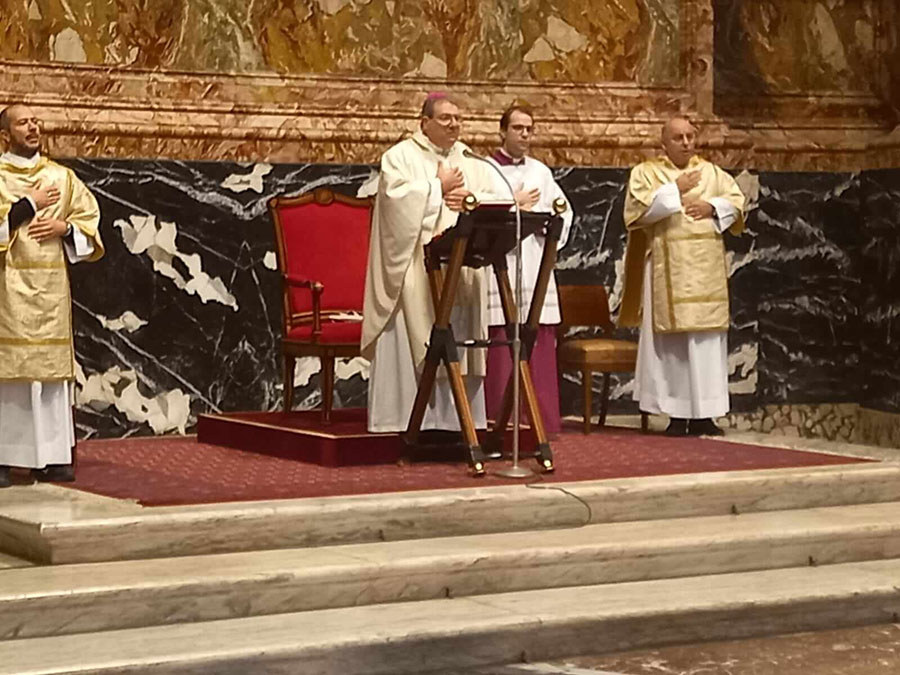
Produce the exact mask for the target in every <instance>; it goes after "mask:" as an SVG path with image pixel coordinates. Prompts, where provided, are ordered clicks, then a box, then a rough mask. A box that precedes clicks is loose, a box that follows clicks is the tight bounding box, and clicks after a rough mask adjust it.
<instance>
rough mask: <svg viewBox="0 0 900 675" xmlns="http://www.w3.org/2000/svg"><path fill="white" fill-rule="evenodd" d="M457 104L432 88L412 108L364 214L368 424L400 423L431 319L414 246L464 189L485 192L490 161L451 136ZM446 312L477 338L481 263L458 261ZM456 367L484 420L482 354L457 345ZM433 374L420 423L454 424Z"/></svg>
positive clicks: (445, 389) (448, 399)
mask: <svg viewBox="0 0 900 675" xmlns="http://www.w3.org/2000/svg"><path fill="white" fill-rule="evenodd" d="M459 127H460V124H459V109H458V108H457V106H456V105H455V104H454V103H453V102H452V101H450V99H448V98H446V97H444V96H442V95H438V96H434V95H432V96H431V97H429V99H428V100H427V101H426V103H425V106H424V107H423V112H422V129H421V130H420V131H418V132H416V133H415V134H414V135H413V136H412V137H410V138H408V139H406V140H405V141H401V142H400V143H398V144H397V145H395V146H393V147H392V148H390V149H389V150H388V151H387V152H385V153H384V156H383V157H382V158H381V174H380V176H379V183H378V194H377V196H376V198H375V207H374V211H373V214H372V232H371V238H370V246H369V261H368V269H367V272H366V292H365V299H364V302H363V327H362V345H361V346H362V354H363V356H365V357H366V358H368V359H370V360H371V361H372V366H371V371H370V376H369V410H368V428H369V431H372V432H398V431H405V430H406V427H407V424H408V422H409V416H410V413H411V412H412V406H413V402H414V400H415V397H416V391H417V382H418V378H419V375H420V374H421V372H422V366H423V364H424V360H425V352H426V344H427V342H428V339H429V337H430V335H431V327H432V324H433V323H434V307H433V306H432V302H431V294H430V290H429V285H428V277H427V275H426V272H425V257H424V246H425V244H427V243H428V242H429V241H430V240H431V239H432V237H434V236H435V235H437V234H440V233H441V232H443V231H444V230H446V229H447V228H449V227H452V226H453V225H455V224H456V220H457V218H458V216H459V211H460V210H461V209H462V200H463V199H464V198H465V196H466V195H468V194H470V193H471V194H474V195H475V196H476V197H478V198H483V197H494V196H495V190H496V184H495V182H494V179H493V176H492V174H491V171H492V169H491V167H489V166H487V164H485V163H484V162H481V161H479V160H477V159H472V158H470V157H466V156H465V155H464V154H463V152H464V151H465V150H467V148H466V146H465V145H464V144H462V143H460V142H459V141H458V140H457V139H458V136H459ZM462 272H463V273H462V278H461V280H460V284H459V289H458V291H457V295H456V305H455V307H454V310H453V314H452V316H451V323H452V325H453V330H454V333H455V335H456V337H457V338H458V339H463V338H478V339H483V338H486V337H487V321H486V305H485V295H486V284H485V280H484V270H473V269H466V268H464V269H463V271H462ZM460 367H461V368H460V369H461V371H462V372H463V374H464V375H466V388H467V393H468V397H469V401H470V403H471V407H472V415H473V417H474V419H475V424H476V426H477V427H480V428H484V427H485V426H486V425H487V419H486V415H485V409H484V374H485V358H484V353H483V352H482V350H478V349H462V350H460ZM438 374H439V377H438V380H437V383H436V386H435V390H434V393H433V394H432V399H431V401H430V405H429V406H428V408H427V410H426V413H425V418H424V420H423V423H422V428H423V429H444V430H458V429H459V421H458V419H457V415H456V408H455V406H454V404H453V397H452V394H451V392H450V387H449V384H448V382H447V380H446V379H445V378H444V377H442V376H441V375H442V371H438Z"/></svg>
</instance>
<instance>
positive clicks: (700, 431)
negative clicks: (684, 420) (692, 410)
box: [688, 417, 725, 436]
mask: <svg viewBox="0 0 900 675" xmlns="http://www.w3.org/2000/svg"><path fill="white" fill-rule="evenodd" d="M688 435H690V436H724V435H725V432H724V431H722V430H721V429H720V428H719V427H717V426H716V423H715V422H713V421H712V419H710V418H709V417H704V418H703V419H699V420H691V421H690V422H689V423H688Z"/></svg>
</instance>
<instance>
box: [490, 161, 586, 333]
mask: <svg viewBox="0 0 900 675" xmlns="http://www.w3.org/2000/svg"><path fill="white" fill-rule="evenodd" d="M501 152H502V151H501ZM492 161H493V160H492ZM494 163H495V165H496V166H498V167H499V169H500V171H502V172H503V175H504V176H505V177H506V180H508V181H509V184H510V186H511V187H512V189H513V192H518V191H520V190H533V189H535V188H536V189H538V190H540V198H539V199H538V202H537V203H536V204H535V205H534V207H532V209H531V210H532V211H534V212H535V213H553V202H554V201H556V200H557V199H563V200H564V201H565V202H566V207H567V208H566V210H565V211H564V212H563V214H562V219H563V227H562V232H561V233H560V235H559V241H558V242H557V245H556V249H557V250H559V249H561V248H562V247H563V246H565V245H566V241H567V240H568V238H569V231H570V230H571V229H572V219H573V217H574V214H573V213H572V205H571V204H570V203H569V200H568V198H567V197H566V195H565V193H564V192H563V191H562V188H560V187H559V185H558V184H557V183H556V181H555V180H554V179H553V172H551V171H550V168H549V167H548V166H547V165H546V164H544V163H543V162H541V161H539V160H536V159H534V158H533V157H525V158H524V162H522V163H521V164H504V165H500V164H499V163H497V162H494ZM498 180H499V178H498ZM498 190H499V191H501V192H503V193H504V197H507V196H509V195H508V192H509V188H508V187H506V185H505V184H502V187H499V188H498ZM543 255H544V237H542V236H541V237H539V236H536V235H533V236H531V237H528V238H526V239H523V240H522V308H521V311H520V314H521V317H520V318H521V320H522V321H525V319H527V318H528V311H529V309H530V308H531V296H532V294H533V293H534V286H535V283H536V282H537V276H538V271H539V270H540V266H541V258H542V257H543ZM506 264H507V268H508V274H509V283H510V286H511V287H512V289H513V299H515V292H516V254H515V249H513V251H511V252H510V253H509V254H508V255H507V256H506ZM559 321H560V316H559V297H558V294H557V291H556V277H555V275H550V284H549V285H548V286H547V295H546V296H545V297H544V306H543V307H542V309H541V317H540V321H539V323H540V324H541V325H544V326H547V325H556V324H558V323H559ZM488 322H489V323H490V325H491V326H502V325H504V324H505V323H506V320H505V319H504V317H503V307H502V305H501V304H500V291H499V290H498V288H497V280H496V279H495V278H494V272H493V269H491V270H490V275H489V280H488Z"/></svg>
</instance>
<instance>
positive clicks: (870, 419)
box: [856, 408, 900, 448]
mask: <svg viewBox="0 0 900 675" xmlns="http://www.w3.org/2000/svg"><path fill="white" fill-rule="evenodd" d="M856 441H857V443H868V444H870V445H880V446H882V447H888V448H900V413H893V412H883V411H881V410H871V409H869V408H860V409H859V418H858V422H857V427H856Z"/></svg>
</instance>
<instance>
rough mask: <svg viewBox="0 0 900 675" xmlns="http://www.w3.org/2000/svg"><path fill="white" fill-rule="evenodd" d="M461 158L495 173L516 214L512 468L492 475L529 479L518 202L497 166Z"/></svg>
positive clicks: (468, 152) (531, 473)
mask: <svg viewBox="0 0 900 675" xmlns="http://www.w3.org/2000/svg"><path fill="white" fill-rule="evenodd" d="M463 156H464V157H468V158H469V159H477V160H479V161H481V162H484V163H485V164H487V165H488V166H490V167H491V168H492V169H494V171H496V172H497V175H498V176H500V179H501V180H502V181H503V184H504V185H506V189H507V190H509V194H510V196H511V197H512V200H513V209H514V213H515V214H516V322H515V325H514V326H513V343H512V352H513V354H512V361H513V363H512V367H513V461H512V466H510V467H509V468H508V469H500V470H499V471H495V472H494V473H496V475H498V476H503V477H505V478H531V477H532V476H534V475H535V473H534V471H532V470H531V469H529V468H527V467H524V466H520V465H519V424H520V420H521V411H520V410H519V355H520V354H521V350H522V339H521V336H520V334H519V326H520V325H521V323H522V316H521V313H522V212H521V210H520V209H519V202H517V201H516V192H515V190H513V187H512V185H510V182H509V181H508V180H507V178H506V176H504V175H503V171H501V170H500V167H499V166H497V165H496V164H494V163H493V162H492V161H490V160H489V159H487V158H486V157H482V156H481V155H479V154H476V153H474V152H472V151H471V150H469V149H468V148H466V149H465V150H463ZM504 255H505V254H504Z"/></svg>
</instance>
